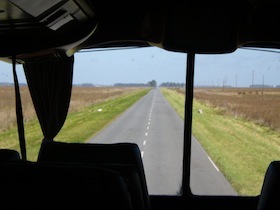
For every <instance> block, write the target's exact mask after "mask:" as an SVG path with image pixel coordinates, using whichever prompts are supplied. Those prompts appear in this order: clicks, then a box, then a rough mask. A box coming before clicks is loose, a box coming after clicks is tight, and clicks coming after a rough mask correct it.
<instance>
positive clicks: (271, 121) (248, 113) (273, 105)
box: [194, 88, 280, 131]
mask: <svg viewBox="0 0 280 210" xmlns="http://www.w3.org/2000/svg"><path fill="white" fill-rule="evenodd" d="M194 98H195V99H196V100H198V101H200V102H203V103H204V104H208V105H212V106H214V107H217V108H219V110H220V112H222V113H225V114H229V115H232V116H234V117H235V118H243V119H246V120H250V121H253V122H254V123H256V124H258V125H263V126H267V127H269V128H271V129H273V130H277V131H280V106H279V105H280V89H277V88H271V89H255V88H253V89H252V88H225V89H222V88H220V89H218V88H217V89H207V88H201V89H199V88H195V89H194Z"/></svg>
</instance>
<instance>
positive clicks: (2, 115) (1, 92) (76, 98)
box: [0, 86, 136, 132]
mask: <svg viewBox="0 0 280 210" xmlns="http://www.w3.org/2000/svg"><path fill="white" fill-rule="evenodd" d="M135 89H136V88H126V87H81V86H74V87H73V90H72V96H71V103H70V107H69V112H73V111H77V110H80V109H82V108H84V107H86V106H89V105H92V104H96V103H100V102H104V101H106V100H109V99H113V98H115V97H119V96H122V95H124V94H127V93H129V92H131V91H133V90H135ZM20 91H21V100H22V107H23V115H24V120H25V121H29V120H31V119H34V117H35V116H36V115H35V110H34V107H33V103H32V100H31V97H30V93H29V90H28V87H26V86H22V87H20ZM0 98H1V100H0V132H1V131H4V130H8V129H10V128H11V127H14V126H15V125H16V114H15V92H14V87H13V86H0Z"/></svg>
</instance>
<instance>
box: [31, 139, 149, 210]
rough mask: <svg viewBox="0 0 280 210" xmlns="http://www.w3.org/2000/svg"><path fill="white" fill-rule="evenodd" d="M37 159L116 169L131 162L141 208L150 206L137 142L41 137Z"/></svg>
mask: <svg viewBox="0 0 280 210" xmlns="http://www.w3.org/2000/svg"><path fill="white" fill-rule="evenodd" d="M37 161H38V162H47V163H50V162H54V163H80V164H81V163H82V164H94V165H99V166H102V167H105V168H106V167H107V168H114V170H118V171H120V172H122V170H123V166H121V165H133V166H134V167H135V168H136V170H137V172H138V175H139V179H140V185H141V187H140V189H139V190H140V191H141V194H142V196H141V197H142V198H139V199H143V203H144V210H150V198H149V194H148V189H147V184H146V178H145V172H144V167H143V162H142V158H141V153H140V150H139V147H138V145H137V144H134V143H115V144H92V143H65V142H57V141H45V142H43V143H42V145H41V148H40V151H39V155H38V160H37ZM114 165H115V166H114ZM134 180H135V179H134ZM132 185H133V184H132ZM132 185H131V186H132ZM132 188H133V186H132ZM134 190H135V188H134ZM138 203H139V201H138ZM137 205H138V204H137Z"/></svg>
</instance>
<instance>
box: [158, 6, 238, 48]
mask: <svg viewBox="0 0 280 210" xmlns="http://www.w3.org/2000/svg"><path fill="white" fill-rule="evenodd" d="M211 4H212V2H211ZM237 14H238V13H237V12H236V10H235V7H234V6H233V5H230V4H229V6H227V5H223V4H217V5H215V4H213V5H208V6H205V7H204V6H201V5H199V6H198V5H186V4H182V5H181V4H179V5H175V6H174V7H173V10H172V9H170V10H169V13H168V14H167V16H166V23H165V31H164V36H163V41H162V46H163V48H165V49H167V50H172V51H181V52H194V53H226V52H232V51H234V50H235V49H236V48H237V43H238V21H239V18H237Z"/></svg>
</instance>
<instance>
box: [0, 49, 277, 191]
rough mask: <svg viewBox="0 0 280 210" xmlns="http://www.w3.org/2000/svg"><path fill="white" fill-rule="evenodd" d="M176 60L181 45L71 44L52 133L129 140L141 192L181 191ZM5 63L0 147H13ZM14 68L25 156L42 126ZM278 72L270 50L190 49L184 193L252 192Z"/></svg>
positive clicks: (181, 86)
mask: <svg viewBox="0 0 280 210" xmlns="http://www.w3.org/2000/svg"><path fill="white" fill-rule="evenodd" d="M186 60H187V55H186V54H185V53H178V52H170V51H167V50H163V49H160V48H157V47H148V48H134V49H117V50H102V51H99V50H92V51H87V52H83V51H81V52H77V53H76V54H75V61H74V75H73V89H72V94H71V102H70V106H69V111H68V116H67V119H66V121H65V123H64V125H63V127H62V129H61V131H60V132H59V134H58V135H57V136H56V137H55V141H62V142H79V143H105V144H110V143H118V142H133V143H136V144H137V145H138V147H139V149H140V151H141V157H142V160H143V164H144V170H145V175H146V180H147V185H148V191H149V194H150V195H181V194H182V179H183V177H182V176H183V170H182V168H183V155H184V154H183V152H184V151H183V148H184V147H183V145H184V114H185V87H186V84H185V81H186ZM11 69H12V67H11V65H10V64H7V63H4V62H1V69H0V72H1V77H0V82H1V86H0V94H1V99H2V100H1V102H0V106H1V109H0V111H1V113H0V114H1V119H0V120H1V128H0V139H1V141H0V146H1V148H12V149H16V150H18V151H20V149H19V144H18V136H17V135H18V134H17V128H16V117H15V110H14V104H15V101H14V87H13V76H12V71H11ZM17 72H18V77H19V82H20V90H21V98H22V103H23V110H24V122H25V135H26V142H27V158H28V159H29V160H36V159H37V156H38V151H39V148H40V143H41V141H42V139H43V134H42V131H41V129H40V126H39V123H38V120H37V117H36V115H35V111H34V107H33V104H32V101H31V97H30V94H29V90H28V87H27V86H26V80H25V76H24V73H23V70H22V67H21V65H17ZM279 74H280V67H279V54H278V53H277V52H269V51H264V50H262V51H260V50H253V49H238V50H237V51H236V52H234V53H229V54H222V55H196V57H195V74H194V100H193V113H192V115H193V121H192V140H191V168H190V188H191V191H192V193H193V194H196V195H233V196H237V195H242V196H243V195H249V196H255V195H258V194H259V193H260V189H261V185H262V182H263V178H264V174H265V171H266V169H267V167H268V165H269V163H270V162H271V161H272V160H275V159H277V157H279V151H280V149H279V145H280V143H279V142H280V139H279V129H280V124H279V120H278V119H280V116H279V113H280V110H279V106H278V104H279V100H280V98H279V96H280V91H279V88H280V83H279V82H278V79H279V78H280V75H279ZM187 123H188V122H187ZM185 155H188V154H185Z"/></svg>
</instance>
